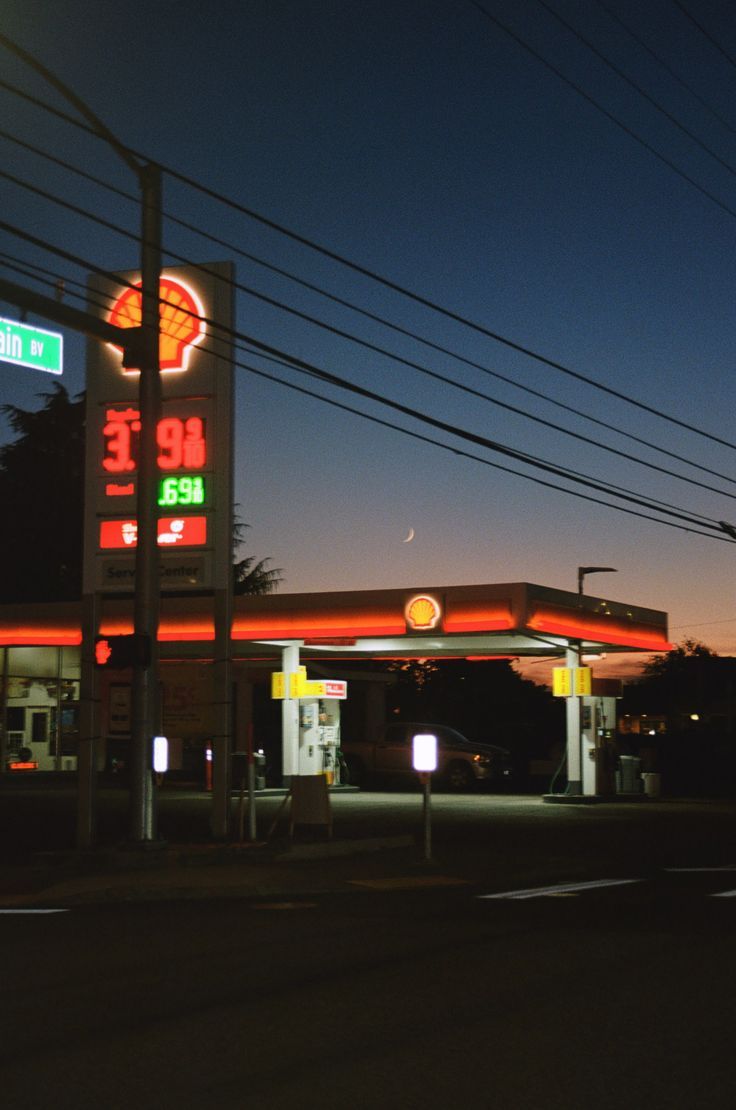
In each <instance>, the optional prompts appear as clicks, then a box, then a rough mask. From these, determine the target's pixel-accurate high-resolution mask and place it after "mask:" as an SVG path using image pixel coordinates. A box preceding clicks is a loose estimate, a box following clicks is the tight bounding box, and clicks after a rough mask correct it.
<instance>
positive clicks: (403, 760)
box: [341, 721, 512, 791]
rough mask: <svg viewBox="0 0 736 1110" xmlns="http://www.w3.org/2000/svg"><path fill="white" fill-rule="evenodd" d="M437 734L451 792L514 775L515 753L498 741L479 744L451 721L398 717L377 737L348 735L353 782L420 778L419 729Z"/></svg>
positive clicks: (345, 749) (440, 764)
mask: <svg viewBox="0 0 736 1110" xmlns="http://www.w3.org/2000/svg"><path fill="white" fill-rule="evenodd" d="M421 732H430V733H434V735H435V736H436V737H437V771H436V772H435V778H436V779H439V780H440V781H441V782H442V783H443V784H444V785H445V786H446V787H448V788H449V789H450V790H456V791H461V790H469V789H471V788H472V787H473V786H476V785H480V784H488V785H496V786H502V785H505V784H508V782H509V781H510V779H511V774H512V760H511V753H510V752H509V751H508V750H507V749H506V748H502V747H500V746H499V745H497V744H475V743H473V742H472V741H471V740H468V739H467V737H465V736H463V735H462V733H460V732H458V731H457V730H456V729H454V728H450V727H449V726H448V725H433V724H421V723H418V722H416V721H394V722H392V723H391V724H388V725H385V726H384V728H383V729H382V731H381V732H380V733H379V735H378V736H377V738H376V739H375V740H374V741H370V740H352V739H349V738H348V737H346V736H343V739H342V743H341V749H342V755H343V758H344V760H345V764H346V765H347V771H348V781H349V782H350V783H352V784H353V785H355V786H365V785H367V784H368V783H373V782H375V781H376V780H381V779H384V780H389V779H402V778H403V779H406V780H407V781H410V778H409V777H410V776H412V777H413V778H415V777H416V771H415V770H414V768H413V766H412V739H413V737H414V736H415V735H416V734H417V733H421Z"/></svg>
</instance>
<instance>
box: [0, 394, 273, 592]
mask: <svg viewBox="0 0 736 1110" xmlns="http://www.w3.org/2000/svg"><path fill="white" fill-rule="evenodd" d="M39 397H41V398H42V400H43V401H44V405H43V407H42V408H40V409H38V410H37V411H30V412H29V411H26V410H25V409H21V408H18V407H17V406H15V405H3V406H2V409H1V410H0V411H2V412H3V413H4V414H5V416H6V417H7V418H8V421H9V423H10V427H11V429H12V431H13V432H14V433H15V436H16V438H15V439H13V440H12V441H11V442H9V443H7V444H4V445H3V446H1V447H0V520H2V523H3V541H4V542H3V543H2V544H0V602H26V601H73V600H77V599H78V598H80V597H81V593H82V546H83V528H84V431H85V429H84V411H85V402H84V395H83V394H80V395H79V396H78V397H75V398H74V399H72V398H70V397H69V394H68V393H67V391H66V389H65V388H64V386H63V385H61V384H60V383H58V382H57V383H54V387H53V389H52V390H50V391H49V392H47V393H40V394H39ZM246 527H247V525H245V524H242V523H239V522H238V523H236V525H235V527H234V530H233V531H234V535H233V546H234V547H238V546H240V545H242V542H243V530H244V529H245V528H246ZM269 562H270V559H261V560H258V561H256V559H255V557H254V556H246V557H244V558H242V559H240V560H238V561H237V562H235V563H234V566H233V587H234V592H235V593H236V594H248V593H250V594H266V593H271V592H273V591H274V590H275V589H277V588H278V586H279V584H280V582H281V581H282V571H281V570H280V569H269V566H268V564H269Z"/></svg>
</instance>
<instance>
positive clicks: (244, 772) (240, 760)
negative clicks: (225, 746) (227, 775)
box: [233, 751, 266, 790]
mask: <svg viewBox="0 0 736 1110" xmlns="http://www.w3.org/2000/svg"><path fill="white" fill-rule="evenodd" d="M247 784H248V753H247V752H243V751H238V752H233V785H234V786H237V787H240V786H241V785H242V786H243V787H246V786H247ZM253 784H254V787H255V789H256V790H265V788H266V757H265V755H264V754H263V752H262V751H257V752H253Z"/></svg>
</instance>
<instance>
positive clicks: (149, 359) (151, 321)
mask: <svg viewBox="0 0 736 1110" xmlns="http://www.w3.org/2000/svg"><path fill="white" fill-rule="evenodd" d="M0 45H2V46H4V47H5V48H6V49H8V50H10V51H11V52H12V53H13V54H15V55H16V56H17V57H18V58H20V59H21V60H22V61H23V62H25V63H26V64H27V65H29V66H30V67H31V68H32V69H34V70H35V71H36V72H37V73H39V74H40V75H41V76H42V77H43V78H44V79H45V80H46V81H48V82H49V84H50V85H52V86H53V87H54V88H55V89H56V90H57V92H59V93H60V94H61V95H62V96H63V97H64V98H65V100H67V101H68V102H69V103H70V104H71V105H73V107H74V108H76V109H77V111H78V112H79V113H80V114H81V115H82V116H83V117H84V119H85V120H86V121H87V123H88V124H89V126H90V127H91V129H92V130H93V131H94V133H95V134H96V135H97V136H98V138H100V139H102V140H104V142H106V143H107V144H108V145H109V146H110V147H111V148H112V149H113V150H114V151H115V153H116V154H117V155H118V156H119V157H120V158H121V159H122V161H123V162H125V164H126V166H127V167H128V168H129V169H130V170H132V171H133V173H134V174H135V176H136V178H137V181H138V187H139V190H140V196H141V237H140V250H141V316H142V319H141V327H140V333H139V343H138V349H137V352H136V355H137V357H136V358H135V361H134V362H131V364H130V365H131V366H135V367H136V368H137V369H138V370H139V371H140V385H139V410H140V417H141V436H140V460H139V466H138V483H137V491H136V519H137V522H138V542H137V544H136V551H135V596H134V611H133V623H134V631H135V634H136V636H138V637H140V638H142V639H145V640H146V641H147V642H148V643H149V644H150V645H151V658H150V659H149V660H147V661H146V662H145V663H144V662H138V663H137V664H136V665H135V666H134V667H133V715H132V716H133V728H132V735H131V748H132V760H131V784H130V838H131V840H132V841H133V842H134V843H136V842H146V841H152V840H153V839H154V838H155V832H154V796H153V779H152V774H151V767H150V762H151V754H150V744H151V741H152V738H153V735H154V733H155V731H156V725H157V718H158V654H157V637H158V620H159V602H160V597H159V595H160V585H159V552H158V466H157V444H156V428H157V424H158V417H159V412H160V407H161V375H160V362H159V358H160V356H159V330H160V322H159V320H160V309H159V304H160V281H161V170H160V168H159V166H157V165H155V164H154V163H147V162H143V161H140V160H139V159H138V158H136V157H135V156H134V155H133V154H132V152H131V151H130V150H128V148H127V147H126V146H125V145H124V144H123V143H121V142H120V140H119V139H117V138H116V136H115V135H114V134H113V133H112V132H111V131H110V129H109V128H108V127H107V126H106V125H105V124H104V123H103V122H102V120H100V119H99V117H98V116H96V115H95V113H94V112H93V111H92V109H91V108H89V107H88V105H87V104H85V102H84V101H83V100H82V99H81V98H80V97H79V96H77V94H76V93H75V92H74V91H73V90H72V89H70V88H69V87H68V85H66V84H65V83H64V82H63V81H61V80H60V79H59V78H58V77H57V76H56V75H55V74H54V73H52V72H51V70H49V69H47V68H46V66H44V65H43V64H42V63H41V62H39V61H38V59H37V58H34V57H33V55H32V54H29V53H28V51H27V50H24V49H23V48H22V47H21V46H19V45H18V44H17V43H16V42H14V41H13V40H12V39H11V38H9V37H8V36H7V35H6V34H3V33H2V32H0ZM85 614H86V615H85V630H86V631H85V639H86V635H87V632H89V633H91V636H94V635H95V634H96V632H97V624H98V613H97V605H96V602H95V599H94V596H93V598H92V599H91V600H89V599H86V598H85ZM90 625H91V626H93V627H90ZM85 647H86V648H87V649H88V647H89V645H85ZM88 682H89V686H88V689H89V692H90V701H93V700H94V698H95V697H96V695H95V694H94V675H93V672H92V675H91V677H90V679H89V680H88ZM83 683H84V678H83ZM90 740H91V738H90ZM84 764H85V766H84V767H82V766H80V768H79V775H78V791H79V803H78V815H77V817H78V821H77V841H78V846H79V847H85V848H87V847H89V846H90V845H91V843H92V840H93V813H92V794H93V780H94V773H95V769H94V766H93V759H92V749H91V748H89V751H88V754H87V755H86V756H85V759H84Z"/></svg>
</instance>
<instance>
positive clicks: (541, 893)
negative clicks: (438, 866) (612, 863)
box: [478, 879, 644, 901]
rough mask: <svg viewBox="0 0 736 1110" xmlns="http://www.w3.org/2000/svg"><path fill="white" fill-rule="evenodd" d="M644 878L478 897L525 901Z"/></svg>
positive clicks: (619, 884) (641, 880)
mask: <svg viewBox="0 0 736 1110" xmlns="http://www.w3.org/2000/svg"><path fill="white" fill-rule="evenodd" d="M643 882H644V880H643V879H592V880H589V881H588V882H582V883H558V884H557V886H537V887H528V888H527V889H526V890H506V891H504V892H503V893H502V894H479V895H478V898H481V899H483V898H496V899H501V898H506V899H511V900H517V901H523V900H524V899H526V898H546V897H549V896H551V895H559V894H573V893H577V892H578V891H582V890H595V889H599V888H601V887H606V886H626V885H627V884H628V883H643Z"/></svg>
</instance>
